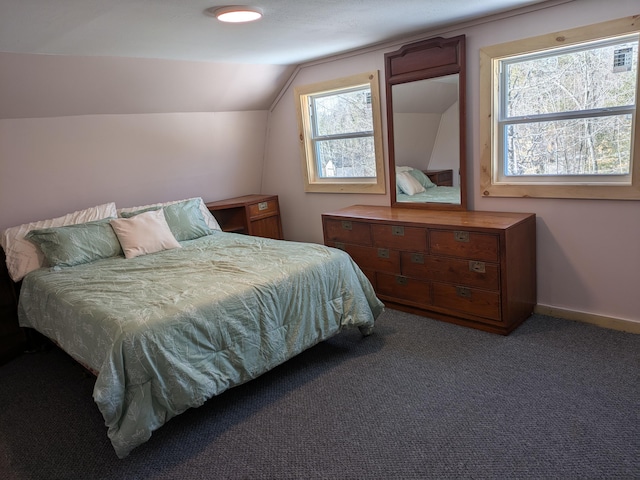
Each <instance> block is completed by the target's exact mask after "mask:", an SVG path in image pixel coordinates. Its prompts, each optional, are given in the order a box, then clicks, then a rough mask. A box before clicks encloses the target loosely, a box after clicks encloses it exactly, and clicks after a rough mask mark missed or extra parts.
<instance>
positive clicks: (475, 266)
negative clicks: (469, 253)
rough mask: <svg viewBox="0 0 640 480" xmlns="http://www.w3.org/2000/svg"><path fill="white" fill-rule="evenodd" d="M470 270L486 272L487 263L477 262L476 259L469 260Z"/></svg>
mask: <svg viewBox="0 0 640 480" xmlns="http://www.w3.org/2000/svg"><path fill="white" fill-rule="evenodd" d="M469 271H471V272H476V273H485V272H486V264H485V263H484V262H476V261H474V260H469Z"/></svg>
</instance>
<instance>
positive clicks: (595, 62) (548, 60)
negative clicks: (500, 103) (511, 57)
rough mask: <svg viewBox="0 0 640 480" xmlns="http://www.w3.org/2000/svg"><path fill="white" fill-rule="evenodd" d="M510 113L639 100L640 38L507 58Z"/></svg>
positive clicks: (606, 106)
mask: <svg viewBox="0 0 640 480" xmlns="http://www.w3.org/2000/svg"><path fill="white" fill-rule="evenodd" d="M503 67H504V68H505V73H506V75H507V78H506V89H507V109H506V115H507V117H520V116H530V115H540V114H548V113H558V112H570V111H577V110H590V109H598V108H609V107H615V106H627V105H634V104H635V91H636V88H635V81H636V75H637V73H636V72H637V69H638V41H637V40H635V41H626V42H624V43H618V44H615V45H611V44H610V45H606V46H600V47H594V48H591V49H587V50H580V51H570V52H565V53H560V54H557V55H554V56H546V57H542V58H534V59H529V60H523V61H515V62H514V63H506V62H505V64H504V65H503Z"/></svg>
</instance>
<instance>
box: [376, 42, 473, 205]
mask: <svg viewBox="0 0 640 480" xmlns="http://www.w3.org/2000/svg"><path fill="white" fill-rule="evenodd" d="M465 80H466V74H465V36H464V35H460V36H457V37H452V38H442V37H437V38H432V39H429V40H424V41H420V42H416V43H412V44H409V45H405V46H403V47H402V48H400V49H399V50H397V51H395V52H390V53H387V54H385V83H386V95H387V130H388V135H389V139H388V140H389V181H390V192H391V206H392V207H409V208H430V209H439V210H466V209H467V192H466V190H467V189H466V185H467V181H466V160H465V159H466V115H465V112H466V108H465V90H466V83H465Z"/></svg>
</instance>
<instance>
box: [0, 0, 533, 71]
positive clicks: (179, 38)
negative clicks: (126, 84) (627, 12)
mask: <svg viewBox="0 0 640 480" xmlns="http://www.w3.org/2000/svg"><path fill="white" fill-rule="evenodd" d="M543 2H544V0H253V1H251V0H241V1H240V3H243V4H250V5H251V6H254V7H258V8H261V9H262V10H263V12H264V18H263V19H262V20H260V21H258V22H253V23H248V24H242V25H239V24H223V23H220V22H218V21H217V20H216V19H214V18H212V17H210V16H207V15H205V14H204V10H205V9H207V8H210V7H214V6H223V5H230V4H231V5H233V4H234V0H231V1H225V0H0V52H10V53H35V54H57V55H81V56H115V57H137V58H156V59H175V60H192V61H205V62H223V63H251V64H271V65H296V64H300V63H304V62H306V61H310V60H314V59H317V58H321V57H326V56H330V55H332V54H336V53H341V52H345V51H349V50H355V49H358V48H361V47H365V46H368V45H373V44H378V43H382V42H387V41H391V40H395V39H397V38H401V37H407V36H410V35H412V34H419V33H421V32H425V31H429V30H433V29H436V28H440V27H444V26H446V25H450V24H456V23H461V22H465V21H470V20H473V19H476V18H479V17H483V16H487V15H491V14H495V13H500V12H504V11H507V10H512V9H514V8H519V7H524V6H528V5H532V4H536V3H543Z"/></svg>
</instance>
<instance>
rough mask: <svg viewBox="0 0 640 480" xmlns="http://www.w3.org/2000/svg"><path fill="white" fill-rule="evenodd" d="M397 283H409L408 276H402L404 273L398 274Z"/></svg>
mask: <svg viewBox="0 0 640 480" xmlns="http://www.w3.org/2000/svg"><path fill="white" fill-rule="evenodd" d="M396 283H397V284H398V285H406V284H407V277H405V276H402V275H396Z"/></svg>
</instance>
